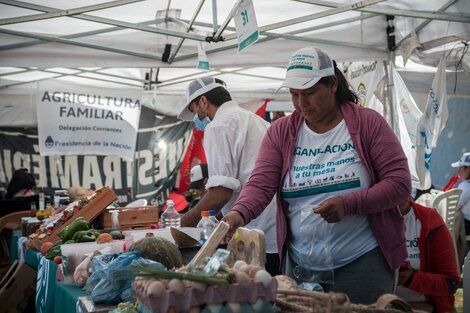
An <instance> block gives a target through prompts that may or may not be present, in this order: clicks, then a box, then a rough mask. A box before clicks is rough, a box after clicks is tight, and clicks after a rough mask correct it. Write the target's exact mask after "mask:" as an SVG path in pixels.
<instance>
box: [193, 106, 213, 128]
mask: <svg viewBox="0 0 470 313" xmlns="http://www.w3.org/2000/svg"><path fill="white" fill-rule="evenodd" d="M199 101H201V100H199ZM198 107H199V103H198V104H197V106H196V113H195V114H194V118H193V122H194V125H195V126H196V128H197V129H199V130H200V131H204V129H205V128H206V126H207V124H209V123H210V122H211V120H210V118H209V117H208V116H206V117H205V118H203V119H202V120H201V119H200V118H199V116H198V114H197V108H198Z"/></svg>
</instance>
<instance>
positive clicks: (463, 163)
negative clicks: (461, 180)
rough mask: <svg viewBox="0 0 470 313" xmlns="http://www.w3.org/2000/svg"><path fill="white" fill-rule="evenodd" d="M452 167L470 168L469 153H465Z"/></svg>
mask: <svg viewBox="0 0 470 313" xmlns="http://www.w3.org/2000/svg"><path fill="white" fill-rule="evenodd" d="M451 166H452V167H461V166H470V152H465V153H464V154H462V157H461V158H460V160H458V161H457V162H454V163H452V164H451Z"/></svg>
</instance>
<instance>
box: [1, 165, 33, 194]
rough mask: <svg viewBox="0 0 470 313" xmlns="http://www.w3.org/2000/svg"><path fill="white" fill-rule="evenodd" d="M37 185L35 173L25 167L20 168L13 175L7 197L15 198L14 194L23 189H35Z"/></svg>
mask: <svg viewBox="0 0 470 313" xmlns="http://www.w3.org/2000/svg"><path fill="white" fill-rule="evenodd" d="M35 187H36V180H35V179H34V176H33V174H31V173H29V172H28V170H27V169H25V168H20V169H18V170H16V171H15V172H14V173H13V176H12V177H11V180H10V183H9V184H8V187H7V194H6V195H5V199H11V198H13V196H14V195H15V194H16V193H17V192H18V191H20V190H22V189H34V188H35Z"/></svg>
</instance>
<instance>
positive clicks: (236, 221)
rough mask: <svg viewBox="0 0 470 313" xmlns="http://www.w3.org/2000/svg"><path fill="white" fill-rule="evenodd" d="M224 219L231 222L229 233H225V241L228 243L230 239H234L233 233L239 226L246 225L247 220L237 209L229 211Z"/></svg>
mask: <svg viewBox="0 0 470 313" xmlns="http://www.w3.org/2000/svg"><path fill="white" fill-rule="evenodd" d="M222 221H224V222H226V223H228V224H229V226H230V227H229V229H228V232H227V234H226V235H225V240H224V241H225V242H226V243H228V242H229V241H230V239H232V237H233V234H234V233H235V231H236V230H237V229H238V228H239V227H242V226H244V225H245V220H244V219H243V216H242V215H241V214H240V213H239V212H237V211H230V212H228V213H227V214H226V215H225V216H224V217H223V218H222Z"/></svg>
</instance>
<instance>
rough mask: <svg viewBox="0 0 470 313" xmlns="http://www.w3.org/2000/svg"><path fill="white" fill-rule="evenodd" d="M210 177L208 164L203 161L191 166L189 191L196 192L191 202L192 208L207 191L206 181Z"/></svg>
mask: <svg viewBox="0 0 470 313" xmlns="http://www.w3.org/2000/svg"><path fill="white" fill-rule="evenodd" d="M208 178H209V173H208V171H207V164H205V163H202V164H199V165H196V166H193V167H192V168H191V171H190V173H189V191H190V192H191V193H193V194H194V196H193V197H192V199H191V203H190V207H191V208H193V207H194V206H195V205H196V204H197V203H198V202H199V200H201V198H202V197H203V196H204V194H205V193H206V192H207V191H206V183H207V180H208Z"/></svg>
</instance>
